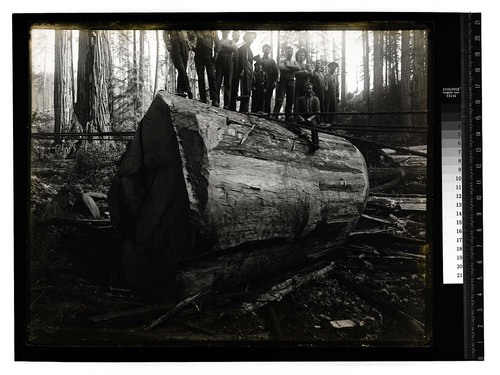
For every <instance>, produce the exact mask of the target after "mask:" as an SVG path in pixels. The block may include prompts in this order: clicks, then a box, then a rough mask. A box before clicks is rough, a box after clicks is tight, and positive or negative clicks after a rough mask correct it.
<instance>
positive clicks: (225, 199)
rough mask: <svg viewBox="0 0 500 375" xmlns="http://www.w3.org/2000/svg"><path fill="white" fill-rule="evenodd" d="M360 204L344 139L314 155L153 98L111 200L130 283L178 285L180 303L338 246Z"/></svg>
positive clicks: (240, 122) (269, 132)
mask: <svg viewBox="0 0 500 375" xmlns="http://www.w3.org/2000/svg"><path fill="white" fill-rule="evenodd" d="M367 194H368V173H367V168H366V165H365V161H364V159H363V157H362V155H361V153H360V152H359V150H358V149H356V148H355V147H354V146H353V145H352V144H351V143H349V142H348V141H346V140H344V139H343V138H340V137H334V136H329V135H325V134H322V135H321V137H320V149H319V150H318V151H316V153H315V154H310V153H309V143H308V142H307V141H306V140H304V139H302V138H298V137H297V136H296V135H295V134H294V133H292V132H291V131H289V130H288V129H286V128H284V127H282V126H281V125H280V124H278V123H276V122H274V121H272V120H267V119H263V118H258V117H254V116H248V115H244V114H239V113H235V112H230V111H226V110H223V109H214V108H213V107H210V106H207V105H204V104H202V103H199V102H197V101H193V100H188V99H184V98H180V97H177V96H175V95H170V94H168V93H166V92H160V93H159V94H158V95H157V96H156V98H155V100H154V101H153V103H152V105H151V107H150V108H149V110H148V111H147V113H146V115H145V116H144V118H143V120H142V121H141V124H140V126H139V129H138V131H137V134H136V136H135V137H134V140H133V141H132V143H131V145H130V147H129V148H128V150H127V152H126V154H125V155H124V158H123V160H122V164H121V166H120V170H119V173H118V174H117V176H116V177H115V179H114V182H113V185H112V187H111V189H110V191H109V194H108V200H109V206H110V212H111V217H112V222H113V224H114V225H115V226H116V227H117V228H118V229H119V230H120V231H121V232H122V233H123V234H124V236H125V241H124V246H123V261H124V266H125V270H126V272H127V274H128V276H129V277H130V279H131V281H132V282H133V283H135V284H148V283H149V284H150V285H152V284H155V283H158V282H160V283H161V282H169V278H171V276H172V274H177V279H178V281H180V282H181V284H183V289H184V291H186V293H188V292H187V291H189V292H194V291H196V290H199V289H200V288H210V287H213V286H214V285H218V284H219V285H225V284H231V283H234V282H235V280H237V281H242V280H244V279H247V278H251V277H256V276H263V275H265V274H267V273H270V272H274V271H275V270H276V269H277V268H280V267H286V266H287V265H289V264H290V263H291V262H294V261H297V259H304V258H306V257H307V256H310V255H311V254H313V253H317V252H319V251H320V250H324V249H325V248H329V247H333V246H335V245H338V244H341V243H342V242H343V241H344V240H345V238H346V236H347V235H348V233H349V232H350V230H351V229H352V228H353V226H354V225H355V223H356V222H357V220H358V219H359V217H360V215H361V214H362V212H363V210H364V206H365V202H366V198H367ZM180 260H182V261H183V262H182V263H181V265H180V268H178V267H177V262H178V261H180ZM170 281H172V280H171V279H170Z"/></svg>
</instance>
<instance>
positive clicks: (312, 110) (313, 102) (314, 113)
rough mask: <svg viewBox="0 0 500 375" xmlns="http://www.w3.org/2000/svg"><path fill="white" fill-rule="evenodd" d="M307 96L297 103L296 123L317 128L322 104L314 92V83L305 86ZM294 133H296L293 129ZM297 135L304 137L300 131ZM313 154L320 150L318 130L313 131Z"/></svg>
mask: <svg viewBox="0 0 500 375" xmlns="http://www.w3.org/2000/svg"><path fill="white" fill-rule="evenodd" d="M304 91H305V95H304V96H301V97H300V98H299V99H298V101H297V107H296V108H295V113H296V115H295V121H296V122H297V123H298V124H304V125H309V126H314V127H315V126H316V125H317V124H318V115H319V113H320V103H319V99H318V97H317V96H316V95H314V92H313V85H312V83H310V82H308V83H306V84H305V85H304ZM292 131H294V130H293V129H292ZM297 134H299V136H300V135H302V130H299V131H298V132H297ZM311 138H312V145H311V152H315V151H316V150H317V149H319V137H318V131H317V130H311Z"/></svg>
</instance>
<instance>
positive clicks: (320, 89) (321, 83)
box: [311, 60, 325, 111]
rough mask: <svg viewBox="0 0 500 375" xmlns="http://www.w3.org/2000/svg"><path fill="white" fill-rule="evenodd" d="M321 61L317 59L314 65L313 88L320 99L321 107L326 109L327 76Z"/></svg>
mask: <svg viewBox="0 0 500 375" xmlns="http://www.w3.org/2000/svg"><path fill="white" fill-rule="evenodd" d="M321 68H322V67H321V61H319V60H318V61H316V64H315V66H314V71H313V73H312V78H311V83H312V84H313V90H314V93H315V94H316V96H317V97H318V99H319V103H320V105H321V109H322V110H323V111H324V110H325V76H324V75H323V71H322V69H321Z"/></svg>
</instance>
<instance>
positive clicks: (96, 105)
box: [76, 30, 112, 133]
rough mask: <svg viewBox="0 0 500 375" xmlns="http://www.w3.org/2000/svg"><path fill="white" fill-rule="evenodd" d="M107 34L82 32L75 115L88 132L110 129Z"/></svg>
mask: <svg viewBox="0 0 500 375" xmlns="http://www.w3.org/2000/svg"><path fill="white" fill-rule="evenodd" d="M108 34H109V31H105V30H92V31H87V30H81V31H80V37H79V52H78V79H77V86H78V90H77V103H76V115H77V118H78V121H79V122H80V124H81V125H82V127H83V129H84V130H85V131H87V132H89V133H91V132H105V131H109V129H110V123H111V114H110V97H111V94H112V93H111V51H110V46H109V35H108Z"/></svg>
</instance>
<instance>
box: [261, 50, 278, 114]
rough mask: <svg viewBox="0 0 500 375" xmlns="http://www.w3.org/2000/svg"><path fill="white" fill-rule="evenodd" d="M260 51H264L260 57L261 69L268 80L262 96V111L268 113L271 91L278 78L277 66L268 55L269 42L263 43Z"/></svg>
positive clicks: (269, 51) (269, 110) (269, 52)
mask: <svg viewBox="0 0 500 375" xmlns="http://www.w3.org/2000/svg"><path fill="white" fill-rule="evenodd" d="M262 52H263V53H264V56H263V57H262V59H261V61H262V70H264V72H266V74H267V79H268V82H269V88H268V89H267V91H266V94H265V98H264V112H266V113H269V112H271V98H272V97H273V91H274V89H275V88H276V81H277V80H278V66H277V65H276V61H274V59H273V58H272V57H271V56H270V54H271V46H270V45H269V44H264V46H263V47H262Z"/></svg>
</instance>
